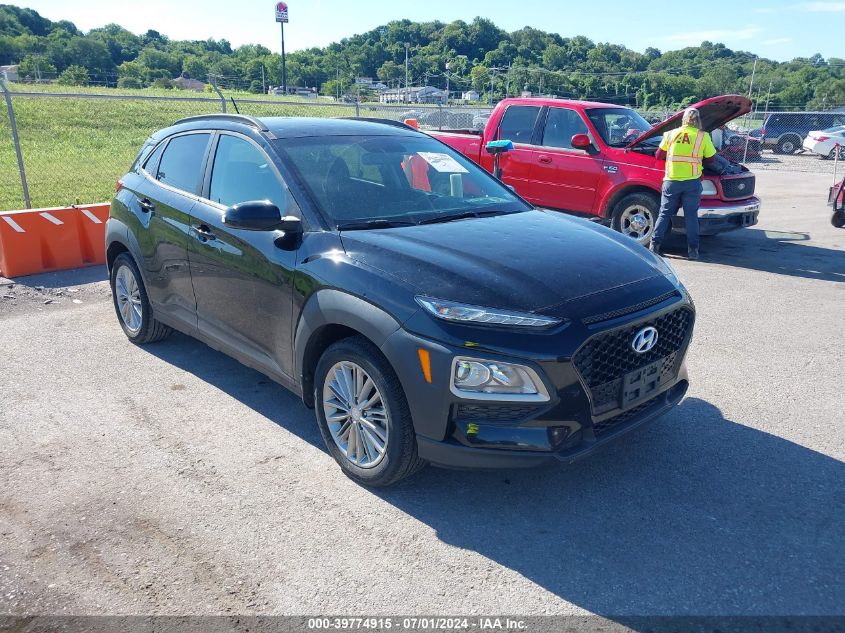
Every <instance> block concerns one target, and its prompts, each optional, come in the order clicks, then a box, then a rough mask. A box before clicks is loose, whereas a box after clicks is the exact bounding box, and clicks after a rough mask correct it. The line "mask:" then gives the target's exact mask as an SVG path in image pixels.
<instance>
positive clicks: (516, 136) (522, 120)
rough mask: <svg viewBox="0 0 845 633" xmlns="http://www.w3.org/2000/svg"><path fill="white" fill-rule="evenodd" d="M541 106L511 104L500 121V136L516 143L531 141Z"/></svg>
mask: <svg viewBox="0 0 845 633" xmlns="http://www.w3.org/2000/svg"><path fill="white" fill-rule="evenodd" d="M539 114H540V107H539V106H511V107H509V108H508V109H507V110H505V114H504V116H503V117H502V120H501V122H500V123H499V138H500V139H502V140H508V141H513V142H514V143H531V137H532V136H533V135H534V125H535V123H536V122H537V116H538V115H539Z"/></svg>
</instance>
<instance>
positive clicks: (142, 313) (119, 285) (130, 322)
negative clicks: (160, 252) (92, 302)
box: [110, 253, 173, 345]
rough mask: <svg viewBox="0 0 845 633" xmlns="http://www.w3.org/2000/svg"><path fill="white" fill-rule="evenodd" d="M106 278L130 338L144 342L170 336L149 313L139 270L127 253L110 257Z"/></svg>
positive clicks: (151, 341) (117, 310)
mask: <svg viewBox="0 0 845 633" xmlns="http://www.w3.org/2000/svg"><path fill="white" fill-rule="evenodd" d="M110 281H111V294H112V301H113V302H114V310H115V312H116V313H117V320H118V322H119V323H120V327H121V328H123V332H124V333H125V334H126V336H127V338H128V339H129V340H130V341H132V342H133V343H135V344H137V345H146V344H147V343H155V342H156V341H161V340H163V339H165V338H167V337H168V336H170V334H171V332H173V330H171V329H170V328H169V327H168V326H166V325H164V324H163V323H161V322H159V321H157V320H156V319H155V318H154V317H153V311H152V309H151V308H150V300H149V298H148V297H147V289H146V288H145V287H144V280H143V278H142V277H141V272H140V271H139V270H138V265H137V264H136V263H135V260H134V259H132V257H131V256H130V255H129V254H128V253H121V254H120V255H118V256H117V258H116V259H115V260H114V264H112V269H111V279H110Z"/></svg>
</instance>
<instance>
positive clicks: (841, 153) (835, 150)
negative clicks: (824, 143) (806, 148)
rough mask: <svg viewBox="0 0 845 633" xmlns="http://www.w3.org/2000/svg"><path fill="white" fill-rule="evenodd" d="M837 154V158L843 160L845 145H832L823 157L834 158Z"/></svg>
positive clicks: (844, 158)
mask: <svg viewBox="0 0 845 633" xmlns="http://www.w3.org/2000/svg"><path fill="white" fill-rule="evenodd" d="M837 154H838V155H839V156H838V158H839V160H845V145H842V146H840V147H834V148H833V149H832V150H830V153H828V155H827V156H826V157H825V158H828V159H830V160H833V159H834V158H837Z"/></svg>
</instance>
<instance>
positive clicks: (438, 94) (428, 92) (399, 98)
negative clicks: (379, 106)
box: [379, 86, 446, 103]
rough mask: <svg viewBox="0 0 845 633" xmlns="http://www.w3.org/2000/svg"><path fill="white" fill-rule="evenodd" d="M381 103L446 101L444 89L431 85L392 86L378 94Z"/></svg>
mask: <svg viewBox="0 0 845 633" xmlns="http://www.w3.org/2000/svg"><path fill="white" fill-rule="evenodd" d="M379 102H381V103H446V91H445V90H440V89H439V88H434V87H432V86H422V87H413V88H394V89H391V90H385V91H383V92H382V93H381V94H380V95H379Z"/></svg>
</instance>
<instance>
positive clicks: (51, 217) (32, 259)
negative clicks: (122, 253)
mask: <svg viewBox="0 0 845 633" xmlns="http://www.w3.org/2000/svg"><path fill="white" fill-rule="evenodd" d="M108 215H109V204H108V203H106V204H93V205H79V206H76V207H58V208H53V209H30V210H27V211H4V212H0V275H3V276H4V277H22V276H24V275H33V274H36V273H43V272H51V271H55V270H68V269H70V268H80V267H82V266H91V265H94V264H103V263H105V261H106V254H105V244H104V241H105V227H106V219H107V218H108Z"/></svg>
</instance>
